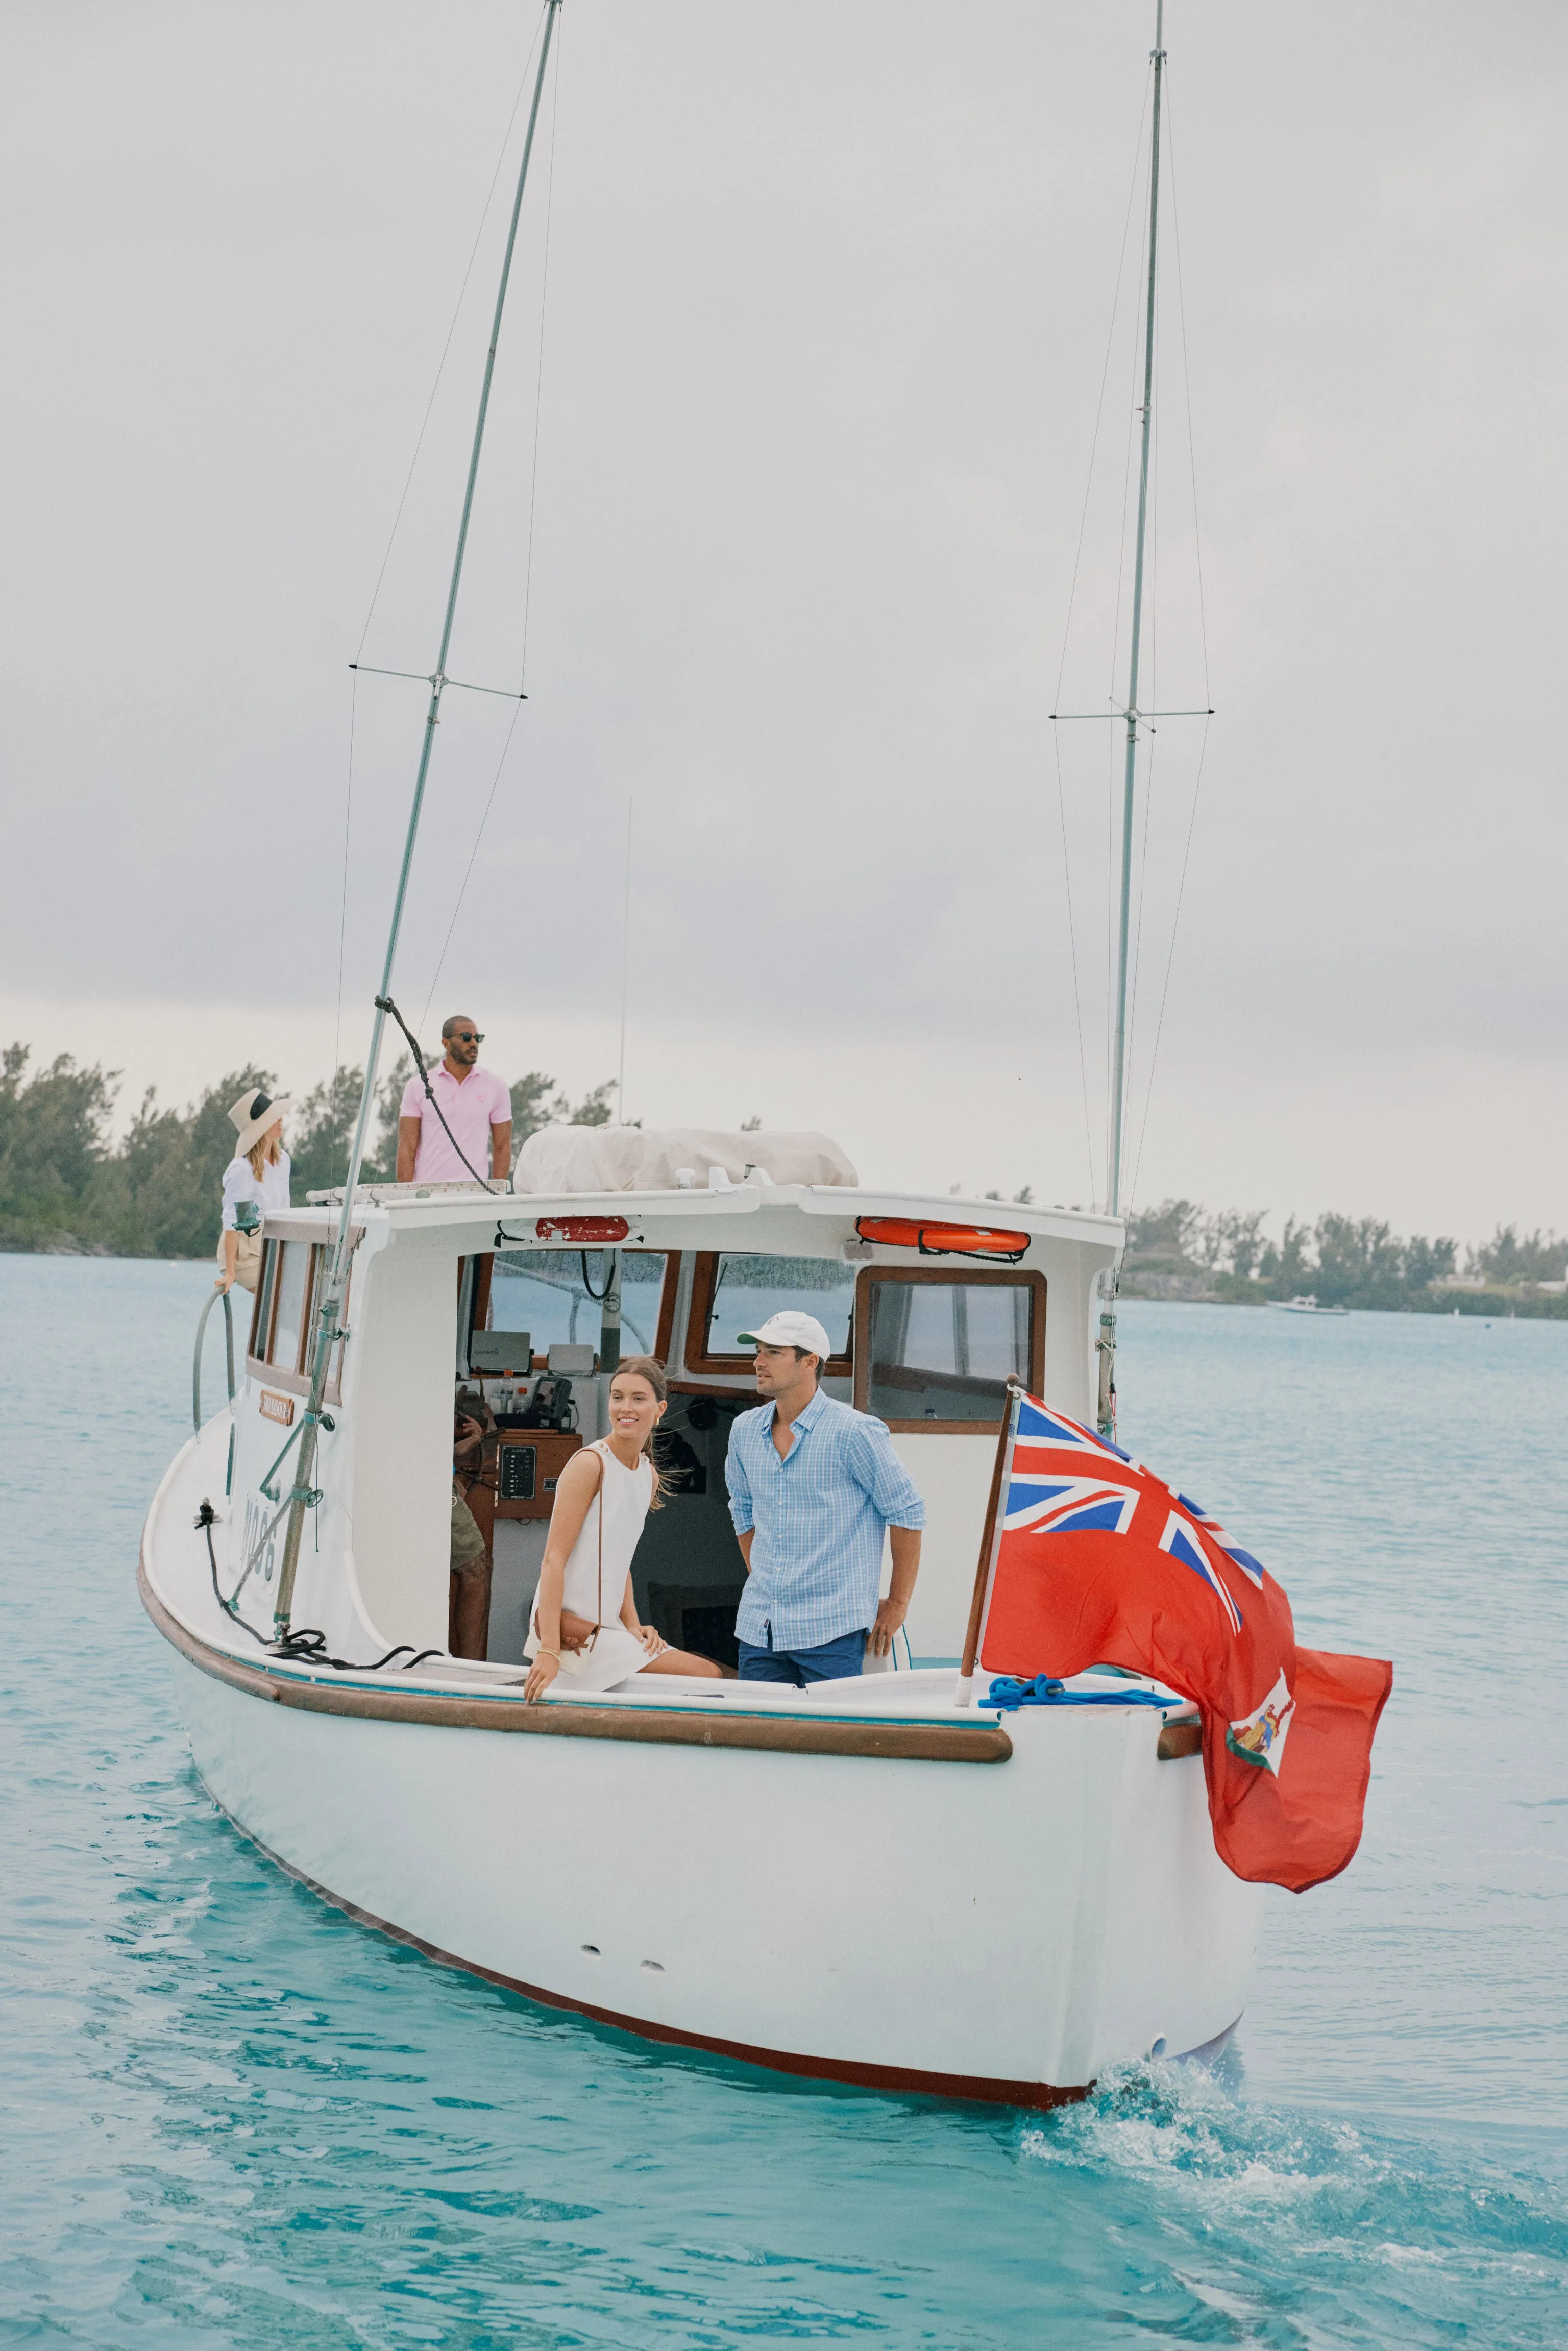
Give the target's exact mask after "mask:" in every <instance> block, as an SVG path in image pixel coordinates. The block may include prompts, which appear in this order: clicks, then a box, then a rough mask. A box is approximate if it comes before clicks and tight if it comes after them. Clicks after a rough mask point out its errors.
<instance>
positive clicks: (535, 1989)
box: [202, 1782, 1235, 2113]
mask: <svg viewBox="0 0 1568 2351" xmlns="http://www.w3.org/2000/svg"><path fill="white" fill-rule="evenodd" d="M202 1784H203V1785H204V1787H205V1786H206V1782H203V1783H202ZM207 1793H208V1795H209V1796H211V1797H212V1801H213V1802H214V1804H216V1805H217V1808H218V1810H219V1812H220V1813H222V1814H223V1816H224V1818H225V1820H226V1821H227V1822H228V1823H229V1824H230V1826H231V1827H232V1828H234V1829H235V1830H237V1831H238V1833H239V1834H240V1835H241V1836H242V1837H244V1838H245V1839H246V1843H247V1844H253V1845H254V1846H255V1847H256V1851H257V1853H259V1854H263V1855H265V1856H266V1857H267V1860H268V1861H270V1862H272V1863H274V1864H275V1865H277V1868H279V1869H281V1870H282V1872H283V1874H284V1876H286V1877H291V1878H293V1880H294V1882H295V1884H296V1885H297V1886H304V1887H305V1888H306V1889H307V1891H308V1892H309V1893H311V1894H314V1895H317V1896H319V1898H320V1899H321V1900H322V1901H323V1902H329V1903H330V1904H331V1906H332V1907H333V1909H334V1910H340V1911H341V1912H342V1913H343V1916H344V1917H346V1918H351V1919H352V1920H353V1921H354V1924H355V1925H356V1926H358V1927H369V1928H372V1929H373V1930H374V1932H375V1933H376V1934H378V1935H385V1936H387V1937H388V1938H389V1939H390V1940H391V1941H392V1942H394V1943H402V1944H403V1945H404V1946H405V1947H406V1949H409V1950H411V1951H418V1952H419V1953H420V1955H421V1957H422V1958H423V1959H434V1961H435V1963H436V1965H437V1966H438V1967H443V1968H455V1969H457V1970H459V1972H460V1973H461V1974H463V1975H467V1976H477V1977H478V1979H479V1980H480V1981H481V1982H482V1983H489V1984H495V1985H497V1987H498V1988H499V1989H500V1990H501V1991H509V1992H516V1993H517V1995H518V1996H519V1997H520V1998H521V1999H523V2000H531V2001H536V2002H537V2003H538V2006H539V2007H540V2008H552V2009H556V2010H558V2011H562V2012H563V2013H564V2014H566V2015H568V2016H583V2017H586V2018H587V2019H588V2020H589V2022H591V2023H592V2024H600V2025H604V2026H607V2027H608V2028H609V2030H610V2031H611V2032H625V2033H629V2034H630V2035H631V2036H632V2038H633V2039H634V2040H637V2041H655V2042H660V2043H664V2045H665V2046H666V2047H670V2048H674V2049H699V2050H702V2051H704V2052H705V2053H706V2054H707V2055H709V2056H713V2057H724V2058H727V2059H728V2060H729V2061H730V2062H731V2063H732V2064H740V2065H758V2066H761V2067H762V2068H763V2069H764V2070H765V2071H766V2072H768V2073H770V2074H796V2075H798V2076H800V2078H802V2079H804V2080H806V2081H817V2082H846V2083H849V2084H852V2085H853V2086H854V2087H855V2088H857V2089H867V2090H892V2091H894V2092H898V2093H901V2094H902V2095H904V2096H906V2097H911V2096H912V2097H932V2098H961V2099H967V2100H970V2101H972V2102H973V2103H975V2104H977V2105H988V2106H1022V2107H1025V2108H1026V2109H1028V2110H1029V2111H1030V2112H1032V2113H1046V2112H1049V2110H1050V2109H1051V2107H1052V2106H1070V2105H1079V2104H1081V2102H1082V2100H1083V2099H1085V2098H1086V2097H1088V2095H1089V2094H1090V2092H1091V2091H1092V2089H1093V2087H1094V2085H1093V2083H1092V2082H1083V2083H1080V2084H1074V2085H1072V2086H1071V2087H1066V2088H1063V2087H1059V2086H1058V2085H1057V2084H1055V2083H1054V2082H1009V2081H1000V2080H995V2079H993V2078H991V2077H990V2076H989V2075H988V2074H926V2073H923V2072H922V2071H921V2070H920V2069H919V2068H918V2067H917V2066H913V2065H862V2064H859V2063H857V2061H856V2060H855V2059H853V2058H850V2057H808V2056H802V2055H800V2054H799V2053H796V2052H795V2051H793V2050H789V2049H766V2048H758V2047H755V2046H754V2045H753V2044H752V2043H750V2042H747V2041H722V2040H720V2039H718V2038H717V2036H716V2035H715V2034H713V2033H708V2032H681V2031H680V2030H679V2028H678V2027H677V2026H675V2025H673V2024H660V2023H656V2022H654V2021H653V2019H652V2018H650V2017H643V2016H627V2015H624V2014H623V2013H622V2011H620V2010H619V2009H613V2008H598V2007H595V2006H594V2005H593V2003H592V2002H591V2001H582V2000H568V1999H567V1998H566V1996H565V1995H564V1993H561V1992H558V1991H545V1990H544V1988H543V1986H542V1985H539V1984H531V1983H525V1982H524V1981H523V1980H522V1979H521V1977H519V1976H508V1975H503V1974H502V1973H501V1971H500V1970H499V1969H498V1968H487V1967H485V1966H483V1965H482V1964H481V1963H480V1961H479V1960H477V1959H459V1958H458V1956H457V1954H456V1953H455V1951H446V1950H443V1949H442V1948H441V1945H440V1944H439V1943H430V1942H426V1940H425V1938H424V1937H423V1935H415V1934H413V1933H412V1932H411V1931H410V1929H409V1928H406V1927H394V1926H393V1925H392V1921H391V1919H390V1918H382V1917H377V1915H376V1913H375V1912H374V1911H373V1910H365V1909H361V1907H360V1905H359V1904H358V1903H357V1902H350V1900H349V1898H348V1896H346V1895H343V1894H335V1893H334V1892H333V1891H332V1888H331V1887H330V1886H323V1885H322V1884H321V1882H320V1880H319V1878H315V1877H311V1876H308V1875H307V1873H306V1872H305V1871H304V1870H303V1869H297V1868H296V1867H295V1865H294V1864H293V1863H292V1862H291V1861H285V1859H284V1857H283V1855H281V1854H280V1853H275V1852H274V1851H273V1848H272V1847H271V1845H269V1844H265V1843H264V1842H263V1840H262V1839H261V1838H260V1837H258V1836H257V1835H256V1831H255V1830H254V1829H249V1828H246V1824H245V1823H244V1822H243V1821H242V1820H238V1819H236V1818H235V1814H234V1813H231V1812H230V1811H229V1809H228V1806H227V1805H226V1804H225V1803H223V1802H221V1801H220V1800H219V1798H218V1797H216V1796H214V1795H213V1792H212V1790H211V1789H210V1788H208V1789H207ZM1234 2030H1235V2027H1234V2026H1232V2027H1231V2031H1234ZM1227 2037H1228V2036H1227V2035H1221V2036H1220V2038H1221V2039H1222V2040H1223V2039H1225V2038H1227Z"/></svg>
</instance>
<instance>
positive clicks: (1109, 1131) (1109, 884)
mask: <svg viewBox="0 0 1568 2351" xmlns="http://www.w3.org/2000/svg"><path fill="white" fill-rule="evenodd" d="M1149 75H1150V79H1151V82H1152V79H1153V76H1154V64H1153V60H1152V59H1151V61H1150V66H1149ZM1146 106H1147V100H1146V99H1145V110H1146ZM1139 131H1140V143H1141V138H1142V119H1141V118H1140V124H1139ZM1152 168H1153V162H1152V158H1151V171H1152ZM1140 219H1141V221H1142V223H1143V226H1142V228H1141V230H1140V233H1139V237H1138V276H1139V278H1140V280H1141V279H1142V277H1143V276H1144V258H1145V255H1146V253H1147V252H1148V235H1149V232H1148V225H1147V224H1148V208H1147V206H1146V205H1145V206H1144V207H1143V208H1142V210H1141V213H1140ZM1132 369H1133V381H1132V386H1131V392H1130V396H1129V399H1128V402H1127V440H1126V447H1125V450H1124V455H1123V458H1122V522H1121V528H1120V531H1119V533H1118V536H1117V547H1118V553H1117V558H1116V606H1115V613H1116V618H1115V625H1114V628H1113V632H1112V644H1111V690H1110V693H1109V695H1108V696H1107V699H1108V700H1109V702H1110V703H1111V705H1112V707H1113V708H1115V707H1116V706H1117V705H1116V676H1117V655H1118V653H1119V651H1120V647H1121V637H1122V593H1123V587H1124V581H1125V578H1126V570H1127V508H1128V507H1129V505H1130V504H1131V501H1132V495H1133V475H1134V464H1133V443H1134V420H1136V419H1139V418H1141V417H1142V415H1143V413H1144V412H1143V402H1142V400H1141V398H1140V397H1139V385H1138V374H1139V369H1138V337H1137V333H1136V330H1135V329H1134V335H1133V344H1132ZM1151 397H1152V394H1151ZM1131 657H1132V646H1131V637H1130V633H1129V643H1128V658H1129V661H1130V660H1131ZM1110 731H1111V734H1112V740H1111V742H1110V744H1109V745H1108V747H1107V751H1106V789H1105V1168H1106V1178H1105V1192H1106V1198H1107V1201H1109V1198H1110V1193H1111V1183H1112V1177H1113V1170H1112V1167H1111V1155H1112V1152H1113V1149H1114V1147H1115V1146H1114V1135H1113V1128H1114V1124H1115V1107H1114V1104H1115V1092H1116V1079H1115V1058H1116V1023H1115V1014H1114V1011H1113V1007H1114V1004H1115V1000H1116V933H1117V894H1118V893H1117V880H1118V876H1117V871H1116V868H1117V858H1116V761H1115V740H1114V730H1110ZM1124 1082H1125V1080H1124Z"/></svg>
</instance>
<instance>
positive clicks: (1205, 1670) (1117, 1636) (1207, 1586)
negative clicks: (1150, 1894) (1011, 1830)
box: [980, 1395, 1394, 1894]
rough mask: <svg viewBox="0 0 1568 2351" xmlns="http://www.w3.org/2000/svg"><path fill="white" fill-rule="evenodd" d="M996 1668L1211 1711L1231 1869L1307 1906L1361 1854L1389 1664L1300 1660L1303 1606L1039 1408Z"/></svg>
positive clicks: (1216, 1528) (1222, 1833)
mask: <svg viewBox="0 0 1568 2351" xmlns="http://www.w3.org/2000/svg"><path fill="white" fill-rule="evenodd" d="M1002 1444H1003V1447H1004V1458H1003V1465H1002V1466H1003V1472H1004V1479H1005V1484H1004V1488H1003V1491H1002V1495H1001V1497H1000V1501H999V1507H998V1512H997V1520H996V1532H995V1535H994V1536H993V1539H992V1561H993V1562H994V1565H993V1569H992V1577H991V1592H990V1605H989V1609H988V1614H987V1617H986V1623H985V1629H984V1633H983V1635H982V1638H981V1643H980V1662H981V1664H982V1665H983V1666H985V1667H987V1668H988V1671H990V1672H992V1673H1002V1674H1019V1675H1024V1676H1033V1675H1036V1674H1040V1673H1046V1674H1051V1675H1055V1676H1058V1677H1061V1678H1063V1679H1065V1678H1066V1677H1067V1676H1068V1675H1070V1674H1079V1673H1082V1671H1083V1670H1084V1668H1085V1667H1088V1666H1092V1665H1111V1666H1125V1667H1129V1668H1131V1669H1132V1670H1133V1671H1134V1672H1135V1673H1143V1674H1152V1675H1153V1676H1154V1677H1155V1680H1157V1681H1162V1682H1164V1683H1166V1686H1167V1687H1169V1688H1171V1689H1176V1690H1180V1691H1181V1692H1182V1693H1183V1695H1184V1696H1185V1697H1187V1698H1193V1699H1195V1700H1196V1701H1197V1708H1198V1711H1199V1713H1200V1715H1201V1716H1202V1718H1203V1768H1204V1773H1205V1777H1206V1778H1207V1783H1208V1811H1209V1818H1210V1820H1211V1822H1212V1823H1213V1826H1214V1842H1215V1845H1216V1847H1217V1849H1218V1854H1219V1856H1220V1859H1221V1860H1222V1861H1223V1862H1225V1863H1226V1864H1227V1865H1228V1867H1229V1868H1231V1869H1233V1870H1234V1871H1235V1873H1236V1875H1237V1876H1238V1877H1246V1878H1260V1879H1265V1880H1268V1881H1269V1882H1270V1883H1271V1884H1273V1885H1275V1886H1289V1887H1291V1890H1292V1892H1294V1893H1298V1894H1299V1893H1301V1891H1302V1890H1303V1889H1304V1888H1305V1887H1307V1886H1317V1885H1320V1884H1321V1883H1322V1880H1323V1879H1324V1878H1326V1877H1334V1876H1338V1874H1339V1872H1340V1871H1341V1870H1342V1869H1343V1868H1344V1866H1345V1865H1346V1864H1347V1863H1348V1862H1349V1860H1350V1859H1351V1856H1352V1855H1354V1852H1355V1849H1356V1846H1357V1845H1358V1844H1360V1842H1361V1828H1362V1811H1363V1806H1364V1802H1365V1799H1366V1788H1367V1782H1368V1780H1369V1778H1370V1776H1371V1771H1372V1740H1373V1734H1374V1733H1375V1730H1376V1729H1377V1721H1378V1717H1379V1716H1380V1715H1381V1713H1382V1711H1383V1708H1384V1703H1385V1700H1386V1698H1387V1697H1388V1693H1389V1691H1390V1690H1391V1688H1392V1687H1393V1686H1394V1668H1393V1667H1392V1666H1391V1665H1389V1664H1388V1663H1387V1662H1386V1661H1385V1659H1383V1658H1381V1657H1353V1656H1337V1655H1335V1654H1333V1653H1331V1652H1330V1651H1328V1650H1325V1649H1301V1648H1298V1647H1297V1646H1296V1630H1295V1625H1294V1622H1293V1620H1292V1618H1291V1604H1290V1602H1289V1600H1288V1599H1287V1598H1286V1596H1285V1593H1284V1591H1283V1589H1282V1588H1281V1585H1279V1584H1278V1583H1275V1581H1274V1579H1273V1577H1272V1576H1271V1575H1270V1574H1269V1573H1268V1572H1267V1570H1266V1569H1264V1568H1263V1567H1261V1566H1260V1564H1259V1562H1258V1561H1257V1560H1255V1559H1254V1558H1253V1557H1252V1555H1251V1553H1250V1552H1245V1551H1243V1550H1242V1549H1241V1548H1240V1546H1239V1544H1237V1543H1234V1542H1233V1541H1231V1539H1230V1537H1229V1536H1228V1534H1227V1533H1226V1531H1225V1530H1224V1528H1223V1527H1221V1526H1220V1525H1219V1523H1218V1520H1215V1519H1212V1518H1210V1517H1209V1515H1208V1514H1207V1511H1205V1510H1203V1509H1201V1508H1200V1506H1199V1505H1198V1504H1197V1503H1196V1502H1193V1501H1189V1500H1188V1499H1187V1497H1186V1495H1185V1494H1178V1493H1176V1492H1175V1491H1173V1489H1171V1488H1170V1487H1169V1486H1167V1485H1166V1484H1165V1483H1164V1481H1163V1480H1162V1479H1159V1478H1156V1477H1155V1475H1154V1474H1153V1472H1152V1471H1150V1470H1148V1469H1145V1468H1143V1467H1142V1466H1141V1464H1139V1463H1138V1462H1135V1461H1133V1460H1130V1459H1129V1458H1128V1457H1127V1456H1126V1454H1124V1452H1122V1450H1121V1449H1120V1447H1117V1446H1114V1445H1111V1444H1109V1443H1107V1442H1106V1440H1105V1439H1104V1438H1103V1437H1096V1436H1093V1435H1092V1434H1091V1432H1090V1431H1089V1430H1088V1429H1086V1428H1082V1427H1081V1426H1079V1424H1078V1423H1077V1422H1076V1421H1072V1420H1069V1419H1068V1418H1067V1416H1066V1415H1065V1414H1063V1413H1059V1412H1056V1411H1054V1410H1053V1409H1052V1408H1051V1406H1050V1405H1044V1404H1041V1403H1040V1402H1039V1401H1038V1400H1037V1399H1036V1398H1035V1397H1033V1396H1025V1395H1018V1396H1016V1397H1015V1401H1014V1405H1013V1410H1012V1412H1011V1413H1010V1414H1009V1425H1008V1427H1007V1429H1006V1430H1004V1433H1003V1437H1002Z"/></svg>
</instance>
